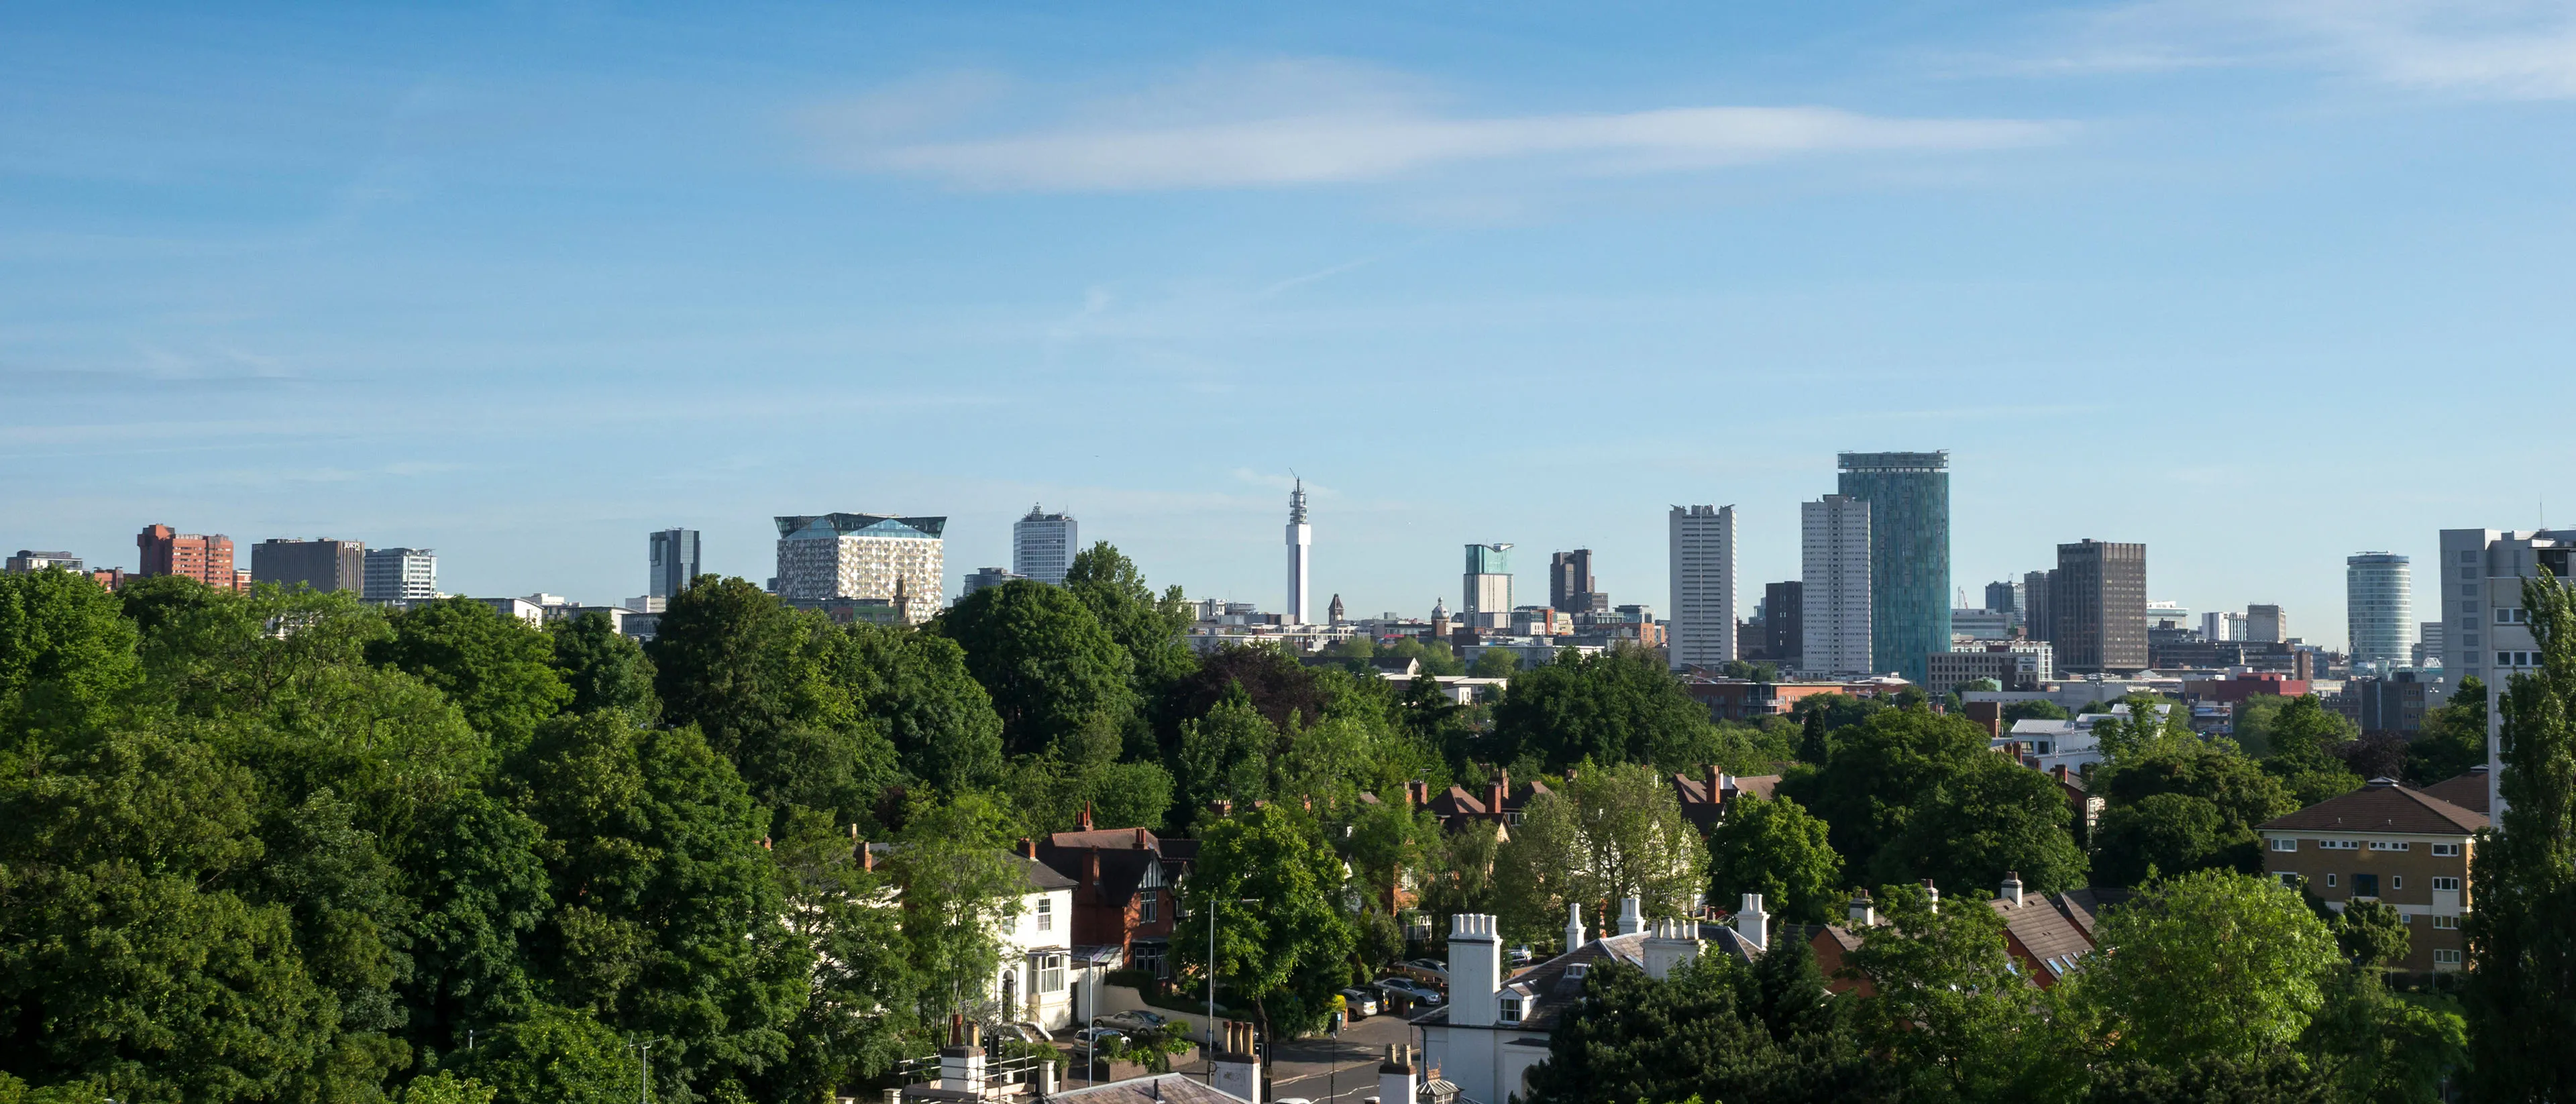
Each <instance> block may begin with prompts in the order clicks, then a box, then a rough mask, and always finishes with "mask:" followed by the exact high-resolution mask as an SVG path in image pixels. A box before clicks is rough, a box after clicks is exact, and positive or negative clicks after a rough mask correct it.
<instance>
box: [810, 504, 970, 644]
mask: <svg viewBox="0 0 2576 1104" xmlns="http://www.w3.org/2000/svg"><path fill="white" fill-rule="evenodd" d="M777 521H778V596H779V597H780V598H784V599H786V600H788V601H791V602H824V601H829V600H831V599H834V598H866V599H877V600H883V601H888V602H893V601H894V600H895V599H896V597H897V593H896V592H897V589H898V588H900V589H901V591H902V595H901V597H903V598H904V599H905V600H904V601H903V602H900V603H897V606H898V614H899V615H900V616H901V618H902V619H903V621H904V622H905V623H906V624H914V625H917V624H920V623H921V622H924V621H928V620H930V618H931V616H932V615H933V614H936V613H938V612H939V598H940V596H941V595H943V594H945V593H947V589H948V583H947V570H948V568H947V552H946V549H947V545H946V542H945V540H944V539H943V538H942V536H941V533H942V531H944V530H945V529H946V528H947V527H948V519H947V518H944V517H893V516H890V515H886V514H811V515H801V516H795V517H781V518H778V519H777Z"/></svg>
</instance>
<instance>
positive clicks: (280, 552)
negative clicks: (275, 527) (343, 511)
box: [250, 540, 367, 594]
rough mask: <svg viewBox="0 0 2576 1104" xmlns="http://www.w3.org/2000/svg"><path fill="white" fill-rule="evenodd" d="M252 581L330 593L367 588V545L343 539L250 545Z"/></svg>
mask: <svg viewBox="0 0 2576 1104" xmlns="http://www.w3.org/2000/svg"><path fill="white" fill-rule="evenodd" d="M250 578H251V581H252V582H255V583H276V584H277V585H279V586H282V587H287V588H290V589H291V588H293V587H295V586H297V585H299V584H300V585H303V586H307V587H311V588H313V589H314V590H317V591H322V592H324V593H329V592H331V591H335V590H345V591H349V592H351V593H354V594H364V593H366V589H367V546H366V544H365V543H364V542H361V541H344V540H264V541H261V542H259V543H258V544H254V545H252V546H250Z"/></svg>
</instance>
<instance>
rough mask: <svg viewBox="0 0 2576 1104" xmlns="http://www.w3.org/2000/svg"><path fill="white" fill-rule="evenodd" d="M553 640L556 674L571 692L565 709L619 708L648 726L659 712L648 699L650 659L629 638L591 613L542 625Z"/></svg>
mask: <svg viewBox="0 0 2576 1104" xmlns="http://www.w3.org/2000/svg"><path fill="white" fill-rule="evenodd" d="M546 628H547V630H548V631H549V632H550V633H552V634H553V636H554V641H555V654H554V666H555V674H556V676H557V677H559V678H561V679H562V680H563V683H564V685H565V686H566V687H568V688H570V689H571V691H572V698H571V700H570V701H569V702H567V703H566V705H565V708H567V709H570V710H572V711H573V712H575V713H589V712H593V711H596V710H601V709H619V710H624V711H625V712H626V713H628V714H629V715H631V716H633V717H634V718H635V719H636V720H637V721H640V722H643V723H645V724H651V723H653V722H654V721H655V720H657V719H659V718H660V716H661V714H662V703H661V702H660V701H659V700H657V699H655V698H654V696H653V661H652V660H650V659H647V658H645V656H644V646H643V645H642V644H640V643H637V642H636V640H635V638H634V637H631V636H627V635H625V634H623V633H620V632H618V631H617V628H616V626H615V625H613V624H611V623H610V622H609V620H608V615H607V614H604V613H600V612H598V611H596V610H594V611H592V612H590V613H585V614H582V615H580V616H578V617H574V618H570V619H568V620H563V621H557V622H555V623H553V624H551V625H548V626H546Z"/></svg>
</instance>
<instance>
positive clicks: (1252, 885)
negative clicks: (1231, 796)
mask: <svg viewBox="0 0 2576 1104" xmlns="http://www.w3.org/2000/svg"><path fill="white" fill-rule="evenodd" d="M1343 889H1344V886H1343V878H1342V864H1341V859H1340V858H1339V857H1338V856H1336V855H1334V854H1333V849H1332V848H1330V847H1327V846H1325V844H1324V841H1323V840H1322V839H1321V838H1320V836H1319V834H1318V832H1317V830H1316V825H1315V823H1314V821H1313V820H1312V819H1311V818H1309V817H1308V816H1307V815H1306V814H1305V813H1304V812H1303V811H1302V810H1299V809H1296V808H1294V807H1292V806H1288V805H1264V806H1262V807H1260V808H1258V809H1253V810H1249V811H1246V812H1238V813H1236V814H1234V815H1233V816H1230V817H1227V818H1225V819H1224V820H1220V821H1217V822H1216V823H1214V824H1211V825H1209V826H1208V828H1207V831H1206V833H1205V834H1204V835H1202V836H1201V837H1200V843H1199V859H1198V865H1197V868H1196V869H1195V870H1194V871H1193V872H1192V874H1191V875H1190V881H1189V885H1188V886H1187V889H1186V892H1187V897H1188V899H1189V903H1190V912H1189V913H1188V914H1187V915H1185V916H1184V917H1183V918H1182V920H1181V923H1180V925H1179V927H1178V928H1177V929H1176V930H1175V931H1174V932H1173V934H1172V949H1173V951H1174V952H1176V953H1177V954H1178V955H1179V956H1180V958H1181V960H1182V961H1183V962H1184V963H1187V964H1190V965H1194V966H1196V967H1198V968H1199V969H1200V970H1201V971H1202V973H1203V974H1204V972H1205V970H1206V969H1207V966H1208V962H1207V946H1208V924H1209V922H1210V919H1211V918H1214V919H1215V921H1216V962H1215V967H1216V979H1217V981H1218V983H1219V987H1220V990H1221V991H1223V992H1228V993H1231V994H1232V997H1231V999H1234V1000H1239V1001H1243V1002H1246V1003H1249V1004H1251V1005H1252V1006H1253V1008H1254V1010H1255V1012H1256V1013H1257V1014H1258V1015H1259V1017H1260V1019H1261V1026H1262V1031H1263V1033H1264V1034H1265V1035H1268V1036H1269V1037H1270V1038H1273V1039H1277V1038H1282V1037H1283V1036H1282V1035H1280V1034H1279V1033H1278V1031H1277V1030H1274V1029H1273V1027H1272V1024H1273V1022H1274V1020H1275V1021H1284V1023H1282V1024H1281V1026H1282V1027H1288V1028H1295V1029H1299V1030H1303V1029H1305V1028H1309V1027H1312V1026H1313V1025H1315V1024H1317V1023H1320V1022H1322V1020H1323V1018H1324V1014H1325V1013H1326V1012H1327V1011H1328V1010H1329V1009H1330V1008H1331V1006H1332V996H1333V991H1334V990H1335V989H1338V988H1340V987H1341V986H1342V984H1343V983H1344V979H1345V978H1347V977H1348V968H1347V963H1348V962H1349V960H1350V956H1351V952H1352V950H1353V948H1354V946H1355V942H1356V933H1355V931H1354V930H1353V927H1352V924H1351V919H1350V917H1349V916H1348V915H1346V914H1344V913H1343V912H1342V910H1341V907H1340V901H1341V899H1342V894H1343ZM1238 900H1253V901H1257V902H1259V904H1257V905H1243V904H1237V903H1236V902H1237V901H1238Z"/></svg>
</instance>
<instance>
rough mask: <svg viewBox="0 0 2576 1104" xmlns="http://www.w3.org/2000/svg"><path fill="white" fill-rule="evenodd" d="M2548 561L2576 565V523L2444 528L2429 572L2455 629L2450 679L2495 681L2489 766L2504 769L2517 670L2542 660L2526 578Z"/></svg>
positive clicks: (2439, 605)
mask: <svg viewBox="0 0 2576 1104" xmlns="http://www.w3.org/2000/svg"><path fill="white" fill-rule="evenodd" d="M2543 568H2546V569H2548V571H2549V573H2550V574H2551V575H2552V576H2555V577H2557V578H2560V579H2565V578H2567V577H2568V575H2569V572H2570V569H2571V568H2576V529H2536V530H2535V529H2523V530H2513V529H2444V530H2442V556H2441V559H2440V560H2438V561H2436V562H2435V564H2434V570H2433V571H2429V572H2426V573H2425V578H2426V579H2427V580H2429V581H2433V582H2434V584H2435V585H2434V587H2433V589H2432V590H2431V591H2429V592H2428V593H2429V594H2431V595H2434V596H2435V597H2434V603H2435V604H2434V605H2433V606H2431V607H2429V608H2427V609H2426V611H2425V612H2427V613H2430V612H2433V611H2434V610H2436V609H2438V610H2440V611H2441V614H2442V619H2443V620H2444V621H2445V622H2447V623H2448V624H2449V626H2450V627H2449V628H2448V629H2447V630H2446V631H2445V632H2444V633H2443V634H2442V646H2443V656H2442V678H2443V680H2444V681H2446V682H2448V683H2449V684H2450V685H2451V686H2452V687H2454V688H2457V687H2458V686H2459V685H2460V682H2461V681H2462V680H2463V679H2467V678H2472V677H2474V678H2476V679H2477V680H2478V681H2480V682H2483V683H2485V684H2486V687H2487V773H2488V774H2489V775H2490V776H2498V777H2500V776H2501V775H2502V772H2503V770H2504V764H2503V762H2502V760H2501V758H2500V757H2499V755H2498V751H2499V749H2498V740H2499V738H2500V737H2501V736H2502V734H2503V726H2504V709H2503V705H2502V703H2501V701H2500V700H2499V699H2500V698H2501V696H2502V695H2503V693H2504V691H2505V689H2506V688H2507V686H2508V685H2509V684H2510V682H2511V678H2512V676H2514V675H2516V674H2524V673H2529V672H2530V671H2531V669H2532V668H2533V667H2535V666H2537V665H2538V664H2539V663H2540V658H2541V657H2540V652H2539V651H2537V649H2538V648H2539V643H2538V641H2537V640H2536V639H2534V637H2533V635H2532V632H2531V621H2530V616H2531V615H2530V611H2528V610H2526V609H2525V608H2524V607H2523V604H2522V585H2523V582H2524V581H2525V580H2527V579H2530V578H2532V577H2534V576H2536V575H2538V574H2540V572H2541V570H2542V569H2543ZM2504 806H2505V802H2504V798H2503V795H2502V794H2501V793H2496V794H2495V795H2494V797H2493V799H2492V801H2491V802H2490V805H2489V808H2488V815H2489V816H2490V817H2491V818H2493V819H2495V820H2497V821H2501V820H2502V819H2503V815H2504Z"/></svg>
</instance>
